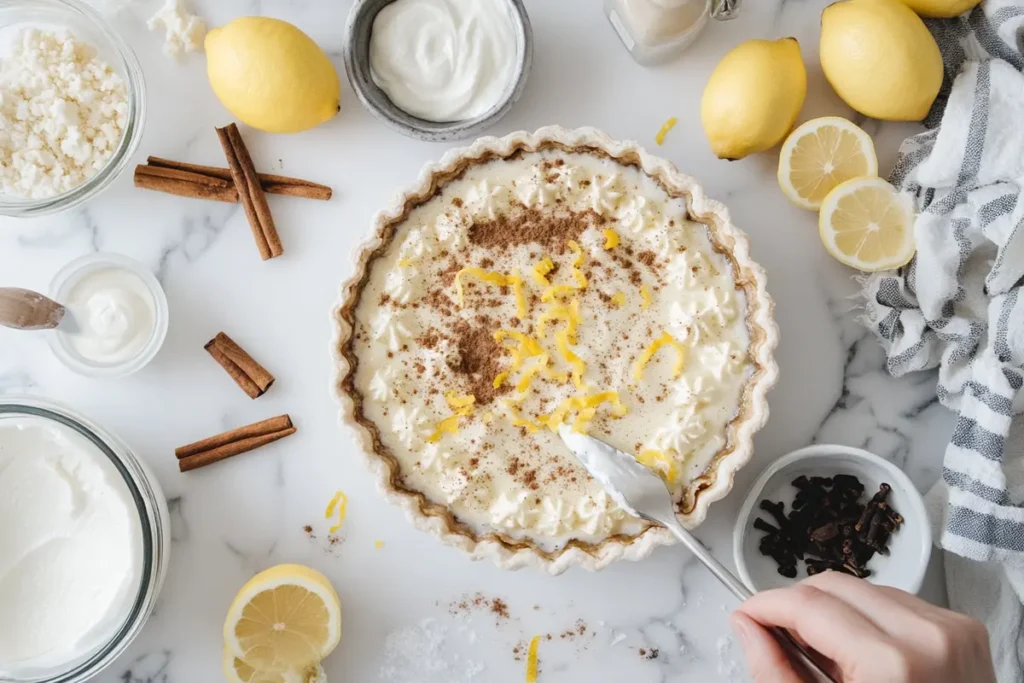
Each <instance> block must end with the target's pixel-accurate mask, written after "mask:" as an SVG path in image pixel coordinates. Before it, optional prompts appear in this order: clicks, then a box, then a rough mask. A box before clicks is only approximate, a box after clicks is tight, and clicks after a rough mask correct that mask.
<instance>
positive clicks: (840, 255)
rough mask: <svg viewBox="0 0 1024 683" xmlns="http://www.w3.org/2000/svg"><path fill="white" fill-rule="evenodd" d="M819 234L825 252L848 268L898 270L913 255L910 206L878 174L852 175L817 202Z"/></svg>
mask: <svg viewBox="0 0 1024 683" xmlns="http://www.w3.org/2000/svg"><path fill="white" fill-rule="evenodd" d="M818 233H819V234H820V235H821V242H822V244H824V245H825V249H827V250H828V253H830V254H832V256H834V257H836V258H837V259H838V260H839V261H841V262H843V263H845V264H846V265H848V266H851V267H853V268H857V269H859V270H864V271H869V272H873V271H876V270H889V269H891V268H898V267H899V266H902V265H905V264H906V263H907V262H908V261H910V259H911V258H913V256H914V251H915V247H914V207H913V206H912V205H911V202H910V198H909V197H907V196H906V195H903V194H900V193H899V192H898V191H897V190H896V188H895V187H893V186H892V185H890V184H889V183H887V182H885V181H884V180H882V179H881V178H854V179H853V180H847V181H846V182H845V183H841V184H840V185H839V186H838V187H836V188H835V189H834V190H832V191H831V192H829V193H828V195H827V196H826V197H825V200H824V201H823V202H822V203H821V212H820V213H819V214H818Z"/></svg>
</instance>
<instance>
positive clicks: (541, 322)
mask: <svg viewBox="0 0 1024 683" xmlns="http://www.w3.org/2000/svg"><path fill="white" fill-rule="evenodd" d="M555 320H564V321H565V322H566V329H567V330H568V331H569V342H570V343H572V344H575V343H576V327H577V326H578V325H579V324H580V323H581V322H583V316H582V315H580V300H579V299H578V298H576V297H573V298H572V300H571V301H570V302H569V305H568V306H566V305H564V304H554V305H552V306H550V307H549V308H548V309H547V310H546V311H544V312H543V313H541V314H540V316H539V317H538V318H537V324H536V325H535V326H534V328H535V330H536V332H537V336H538V337H542V338H543V337H544V332H545V331H546V330H547V325H548V323H550V322H554V321H555Z"/></svg>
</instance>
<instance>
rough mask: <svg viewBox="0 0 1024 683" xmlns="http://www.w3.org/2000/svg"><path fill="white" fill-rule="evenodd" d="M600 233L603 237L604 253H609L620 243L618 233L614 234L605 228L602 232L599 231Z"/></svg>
mask: <svg viewBox="0 0 1024 683" xmlns="http://www.w3.org/2000/svg"><path fill="white" fill-rule="evenodd" d="M601 233H602V234H603V235H604V249H605V251H610V250H612V249H614V248H615V247H617V246H619V242H620V241H621V240H620V239H619V233H617V232H615V231H614V230H612V229H611V228H605V229H604V230H602V231H601Z"/></svg>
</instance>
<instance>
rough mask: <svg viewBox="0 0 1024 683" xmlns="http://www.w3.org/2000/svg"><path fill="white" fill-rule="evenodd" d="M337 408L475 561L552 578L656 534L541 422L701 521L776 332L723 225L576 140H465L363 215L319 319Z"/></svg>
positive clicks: (645, 544) (679, 191)
mask: <svg viewBox="0 0 1024 683" xmlns="http://www.w3.org/2000/svg"><path fill="white" fill-rule="evenodd" d="M335 320H336V323H337V329H338V338H337V340H336V343H335V352H336V353H335V356H336V360H337V362H338V365H339V376H338V380H337V390H338V395H339V397H340V398H341V400H342V404H343V410H344V417H345V419H346V420H347V421H348V422H350V423H351V424H353V425H354V426H355V428H356V430H357V432H358V434H359V435H360V437H361V441H362V443H363V445H364V448H365V450H366V452H367V454H368V455H369V458H370V462H371V463H372V464H373V467H374V469H375V471H376V472H377V473H378V475H379V480H380V483H381V485H382V487H383V489H384V490H385V492H386V493H387V495H388V496H389V498H391V499H392V500H394V501H395V502H397V503H399V504H401V505H402V506H403V507H404V508H405V509H406V510H407V511H408V512H409V513H410V515H411V516H412V517H413V519H414V520H415V521H416V522H417V524H418V525H419V526H420V527H422V528H425V529H428V530H430V531H432V532H434V533H436V534H437V535H439V536H440V537H441V538H443V539H445V540H446V541H448V542H450V543H453V544H456V545H458V546H460V547H462V548H464V549H465V550H467V551H468V552H470V553H472V554H473V555H474V556H476V557H491V558H493V559H495V560H496V561H498V562H499V563H500V564H502V565H503V566H508V567H516V566H521V565H524V564H535V565H539V566H543V567H545V568H547V569H548V570H549V571H552V572H558V571H561V570H563V569H565V568H566V567H567V566H569V565H571V564H574V563H576V564H582V565H584V566H586V567H589V568H592V569H593V568H599V567H601V566H604V565H605V564H607V563H608V562H611V561H613V560H615V559H618V558H623V557H625V558H631V559H636V558H638V557H641V556H643V555H645V554H647V553H649V552H650V550H651V549H652V548H653V547H654V546H656V545H658V544H663V543H668V542H670V539H669V536H668V535H667V533H666V532H665V531H664V530H662V529H659V528H651V527H650V526H649V525H648V524H647V523H645V522H642V521H641V520H638V519H636V518H634V517H632V516H630V515H628V514H627V513H626V512H625V511H623V510H622V509H621V508H620V507H619V506H618V505H617V504H616V503H615V502H614V501H613V500H612V499H611V498H610V497H609V496H608V495H607V494H606V493H605V491H604V490H603V489H602V487H601V486H600V485H599V484H598V483H596V482H595V481H594V480H593V479H591V478H590V477H589V476H588V474H587V473H586V471H585V470H584V469H583V467H582V466H581V465H580V464H579V463H578V462H577V461H576V460H575V458H574V456H573V455H572V454H571V453H570V452H569V450H568V449H567V448H566V447H565V446H564V445H563V444H562V442H561V440H560V439H559V437H558V435H557V433H556V430H557V428H558V427H559V425H563V424H564V425H569V426H571V427H572V428H573V429H576V430H579V431H581V432H585V433H589V434H591V435H593V436H596V437H598V438H600V439H602V440H604V441H607V442H608V443H610V444H612V445H614V446H615V447H616V448H619V449H620V450H623V451H626V452H628V453H632V454H634V455H635V456H636V458H637V459H638V460H639V461H640V462H642V463H643V464H644V465H646V466H647V467H649V468H650V469H652V470H654V471H655V472H657V473H658V474H659V475H660V476H661V477H662V478H663V479H664V480H665V483H666V484H667V485H668V487H669V488H670V490H671V491H672V494H673V496H674V498H675V500H676V501H677V504H678V513H679V516H680V519H681V520H682V521H683V522H684V523H686V524H687V525H690V526H692V525H694V524H697V523H699V522H700V521H701V520H702V519H703V518H704V516H705V514H706V511H707V506H708V505H709V504H710V503H711V502H712V501H713V500H717V499H719V498H721V497H722V496H724V495H725V494H726V493H727V492H728V491H729V489H730V488H731V486H732V479H733V475H734V473H735V471H736V470H737V469H738V468H739V467H740V466H742V465H743V464H744V463H746V462H747V460H749V458H750V456H751V454H752V446H751V438H752V436H753V433H754V432H755V431H756V430H757V429H759V428H760V427H761V426H762V425H763V424H764V421H765V419H766V418H767V414H768V412H767V405H766V402H765V393H766V392H767V390H768V389H769V388H770V387H771V386H772V385H773V384H774V382H775V379H776V376H777V368H776V365H775V363H774V360H773V358H772V353H773V350H774V347H775V344H776V340H777V329H776V326H775V324H774V322H773V321H772V303H771V299H770V298H769V297H768V294H767V293H766V291H765V277H764V272H763V270H762V269H761V268H760V266H758V265H757V264H756V263H754V262H753V261H752V260H751V259H750V256H749V254H748V242H747V238H746V236H745V235H744V234H743V233H742V232H741V231H740V230H738V229H737V228H736V227H734V226H733V225H732V224H731V223H730V221H729V216H728V213H727V212H726V210H725V208H724V207H723V206H721V205H720V204H718V203H717V202H715V201H712V200H710V199H707V198H706V197H705V196H704V193H703V191H702V190H701V188H700V187H699V186H698V185H697V184H696V183H695V182H694V181H693V180H692V179H691V178H689V177H687V176H685V175H682V174H680V173H679V172H678V171H677V170H675V168H674V167H673V166H672V165H671V164H669V163H668V162H666V161H664V160H661V159H658V158H655V157H652V156H650V155H648V154H647V153H645V152H644V151H643V150H641V149H640V148H638V147H637V146H635V145H633V144H631V143H617V142H613V141H611V140H609V139H608V138H607V137H605V136H604V135H602V134H600V133H598V132H597V131H594V130H590V129H583V130H575V131H567V130H563V129H560V128H546V129H541V130H539V131H537V133H535V134H526V133H517V134H513V135H510V136H508V137H505V138H501V139H496V138H484V139H481V140H479V141H478V142H476V143H475V144H474V145H473V146H471V147H469V148H467V149H463V150H457V151H455V152H451V153H449V154H448V155H447V156H445V158H444V159H443V160H442V161H441V163H440V164H438V165H436V166H428V167H427V169H426V170H425V171H424V173H423V175H422V176H421V179H420V181H419V183H417V185H416V186H415V187H414V188H412V189H411V190H409V191H408V192H406V193H405V194H403V195H402V196H401V197H400V199H399V200H398V202H397V203H396V204H395V206H394V207H393V208H391V209H390V210H389V211H386V212H384V213H382V214H380V215H379V216H378V217H377V219H376V225H375V228H374V234H373V237H372V239H371V241H370V242H369V243H368V244H366V245H365V246H364V248H363V250H362V253H361V256H360V260H359V264H358V268H357V272H356V275H355V277H354V278H353V279H352V280H351V281H350V282H349V283H348V284H347V285H346V287H345V290H344V293H343V300H342V303H341V304H340V306H339V307H338V309H337V310H336V312H335Z"/></svg>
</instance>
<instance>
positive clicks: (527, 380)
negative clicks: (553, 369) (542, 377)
mask: <svg viewBox="0 0 1024 683" xmlns="http://www.w3.org/2000/svg"><path fill="white" fill-rule="evenodd" d="M547 364H548V355H547V354H546V353H544V354H541V355H540V362H538V363H537V364H536V365H534V366H533V367H532V368H530V369H529V370H527V371H526V372H524V373H523V376H522V377H521V378H520V379H519V383H518V384H516V391H519V392H523V391H526V390H527V389H529V388H530V384H531V383H532V382H533V378H534V377H535V376H536V375H537V374H538V373H539V372H540V371H541V370H543V369H544V368H545V367H546V366H547Z"/></svg>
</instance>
